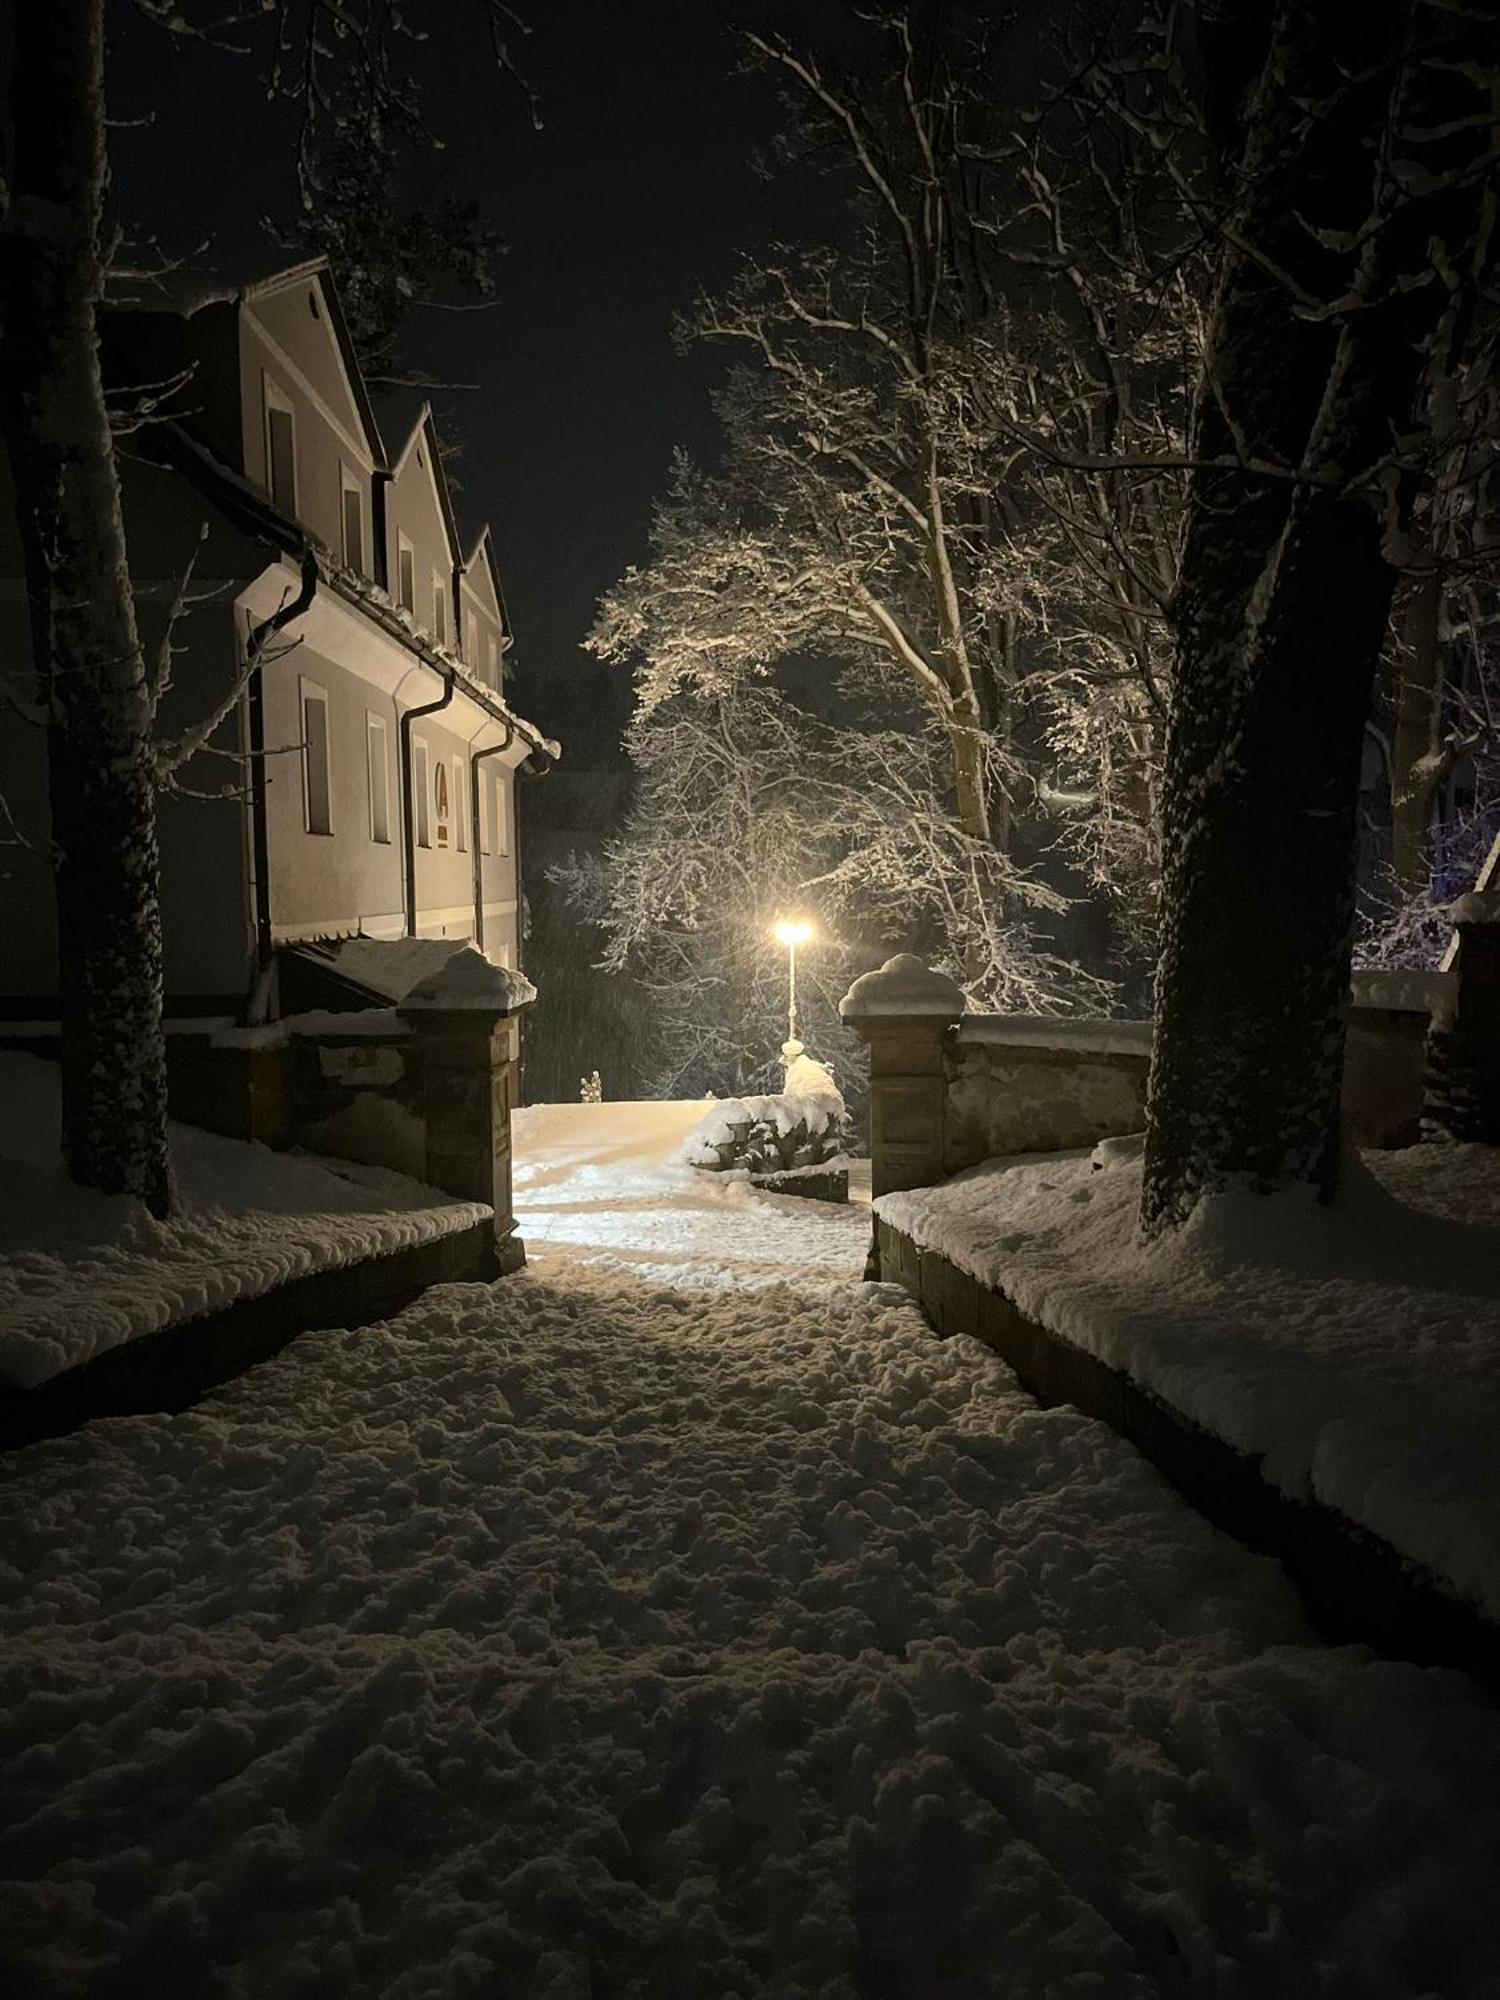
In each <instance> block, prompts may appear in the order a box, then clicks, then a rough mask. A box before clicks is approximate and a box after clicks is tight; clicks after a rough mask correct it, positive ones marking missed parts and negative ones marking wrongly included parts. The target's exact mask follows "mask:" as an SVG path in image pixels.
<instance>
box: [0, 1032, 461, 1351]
mask: <svg viewBox="0 0 1500 2000" xmlns="http://www.w3.org/2000/svg"><path fill="white" fill-rule="evenodd" d="M58 1083H59V1072H58V1070H57V1068H56V1066H55V1065H54V1064H51V1063H46V1062H42V1061H39V1060H38V1059H37V1058H36V1057H34V1056H25V1055H14V1054H9V1053H5V1052H3V1051H0V1382H4V1383H6V1384H8V1385H10V1386H12V1387H15V1388H23V1389H30V1388H35V1387H36V1386H37V1385H38V1384H39V1383H42V1382H45V1381H47V1380H49V1379H50V1377H52V1376H54V1375H57V1374H60V1373H61V1372H62V1370H63V1369H65V1368H72V1367H76V1366H77V1365H78V1364H80V1363H82V1362H85V1361H91V1360H92V1359H93V1358H94V1356H95V1355H97V1354H102V1353H103V1352H104V1351H105V1350H106V1349H107V1348H111V1347H118V1346H119V1345H120V1344H121V1343H122V1342H124V1341H128V1340H134V1339H137V1338H138V1337H139V1336H140V1335H142V1334H146V1333H154V1332H156V1331H157V1330H158V1329H159V1328H161V1327H164V1326H171V1325H176V1324H179V1323H180V1322H182V1321H184V1320H193V1319H199V1318H201V1317H202V1316H203V1315H204V1314H206V1313H211V1312H216V1311H217V1310H218V1309H219V1308H220V1307H221V1306H227V1305H232V1304H233V1303H234V1302H235V1301H236V1300H237V1299H245V1298H254V1297H257V1296H258V1295H259V1294H260V1293H262V1292H267V1291H269V1290H270V1289H271V1288H272V1287H273V1286H275V1285H279V1284H283V1283H285V1282H286V1281H287V1280H289V1279H292V1278H300V1277H304V1276H306V1275H307V1273H309V1272H311V1271H324V1270H329V1269H332V1268H333V1267H335V1266H337V1265H343V1264H352V1263H356V1262H358V1261H359V1260H360V1259H361V1258H365V1257H379V1256H388V1255H390V1254H391V1253H392V1252H394V1251H397V1250H405V1249H409V1248H410V1247H411V1246H413V1245H414V1244H418V1243H426V1242H431V1241H432V1240H433V1239H435V1238H437V1237H441V1236H447V1235H451V1234H453V1233H455V1232H457V1231H459V1230H462V1229H467V1228H468V1227H470V1225H471V1224H473V1223H475V1222H478V1221H481V1220H483V1218H484V1217H486V1216H487V1215H489V1214H490V1212H491V1211H490V1210H489V1209H488V1208H486V1207H485V1206H483V1205H482V1204H480V1203H477V1202H467V1201H454V1200H452V1199H450V1198H449V1197H448V1196H446V1195H443V1194H440V1193H438V1191H437V1190H436V1189H434V1188H429V1187H423V1186H421V1185H420V1184H419V1183H418V1182H416V1181H413V1180H408V1179H407V1178H406V1177H405V1176H404V1175H401V1174H394V1173H389V1172H387V1171H386V1170H385V1169H383V1168H380V1167H366V1166H356V1165H354V1164H352V1163H351V1162H349V1161H345V1160H324V1159H314V1158H311V1157H309V1156H306V1155H297V1154H288V1153H272V1152H269V1151H268V1150H267V1149H266V1148H265V1147H263V1146H253V1145H247V1144H246V1143H245V1142H244V1141H242V1140H239V1139H224V1138H220V1137H219V1136H218V1135H217V1134H215V1133H211V1132H202V1131H199V1130H198V1129H197V1128H196V1127H194V1126H190V1125H178V1124H174V1125H173V1126H172V1128H171V1142H172V1161H173V1166H174V1168H175V1170H176V1175H177V1185H178V1192H179V1196H180V1206H179V1209H178V1212H177V1214H175V1215H174V1216H173V1217H172V1218H171V1219H170V1220H169V1221H167V1222H157V1221H155V1220H154V1219H153V1218H152V1217H151V1216H150V1215H149V1214H147V1212H146V1210H145V1209H144V1208H143V1207H142V1206H141V1204H140V1203H139V1202H136V1201H133V1200H131V1199H129V1198H128V1197H126V1196H107V1195H101V1194H96V1193H93V1192H91V1191H90V1190H88V1189H84V1188H78V1187H75V1186H74V1185H73V1183H72V1182H71V1181H69V1180H68V1179H67V1178H66V1176H65V1175H64V1174H63V1171H62V1168H61V1167H60V1166H59V1164H58V1160H57V1133H58V1118H59V1111H58Z"/></svg>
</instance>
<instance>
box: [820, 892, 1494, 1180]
mask: <svg viewBox="0 0 1500 2000" xmlns="http://www.w3.org/2000/svg"><path fill="white" fill-rule="evenodd" d="M1471 928H1477V927H1471V926H1467V925H1465V926H1461V927H1460V946H1461V952H1460V962H1459V967H1458V971H1457V973H1456V975H1454V976H1453V977H1452V978H1451V979H1447V978H1446V976H1444V975H1428V974H1421V975H1401V977H1400V979H1399V980H1396V981H1393V980H1392V978H1391V977H1390V976H1389V975H1385V976H1383V983H1382V979H1381V978H1377V979H1376V980H1374V981H1373V983H1372V981H1371V979H1370V977H1369V976H1368V975H1360V976H1359V977H1360V978H1361V979H1363V980H1364V982H1365V984H1364V986H1363V988H1361V987H1359V986H1357V987H1356V992H1357V994H1358V996H1359V997H1358V999H1357V1002H1356V1004H1355V1005H1354V1006H1353V1007H1352V1008H1351V1011H1350V1016H1349V1027H1348V1035H1347V1041H1346V1050H1345V1064H1344V1096H1343V1110H1344V1118H1345V1122H1346V1124H1347V1126H1348V1129H1349V1131H1350V1134H1351V1136H1352V1138H1353V1139H1354V1142H1355V1143H1356V1144H1357V1145H1360V1146H1364V1147H1387V1146H1408V1145H1412V1144H1415V1143H1416V1141H1417V1140H1418V1139H1419V1138H1420V1137H1421V1136H1422V1131H1423V1118H1424V1097H1425V1098H1426V1099H1427V1102H1426V1114H1427V1120H1428V1126H1429V1128H1432V1127H1433V1125H1434V1107H1433V1103H1432V1102H1431V1081H1432V1079H1431V1074H1430V1065H1429V1054H1430V1045H1429V1040H1428V1030H1429V1025H1430V1021H1431V1019H1432V1010H1433V1009H1435V1008H1436V1009H1440V1010H1441V1019H1442V1020H1443V1021H1446V1020H1447V1018H1448V1010H1449V1009H1450V1007H1454V1008H1456V1010H1457V1019H1458V1023H1459V1028H1460V1029H1461V1031H1462V1037H1461V1046H1460V1043H1459V1042H1458V1041H1454V1040H1453V1034H1452V1032H1451V1031H1449V1030H1447V1029H1444V1037H1446V1039H1441V1038H1435V1043H1437V1042H1438V1041H1439V1040H1440V1046H1441V1049H1442V1050H1449V1044H1450V1042H1452V1046H1453V1048H1454V1049H1457V1051H1458V1055H1457V1056H1455V1058H1454V1062H1453V1063H1452V1064H1450V1065H1449V1067H1450V1068H1452V1069H1454V1071H1455V1073H1458V1070H1457V1065H1458V1062H1459V1060H1460V1058H1461V1062H1462V1072H1461V1077H1462V1080H1465V1084H1466V1093H1467V1094H1462V1093H1460V1092H1459V1091H1458V1090H1457V1088H1456V1087H1455V1088H1454V1089H1453V1090H1451V1091H1449V1093H1448V1095H1449V1096H1451V1097H1454V1098H1455V1100H1457V1099H1458V1097H1459V1096H1460V1095H1462V1096H1463V1103H1462V1106H1461V1107H1460V1108H1461V1110H1462V1117H1460V1114H1459V1112H1457V1111H1452V1110H1451V1107H1450V1114H1449V1115H1446V1116H1445V1118H1443V1119H1440V1120H1438V1121H1437V1126H1438V1129H1440V1130H1441V1131H1442V1132H1443V1133H1444V1134H1446V1135H1448V1136H1458V1137H1465V1138H1477V1137H1492V1136H1500V1057H1497V1059H1495V1060H1487V1058H1486V1055H1485V1052H1486V1051H1489V1050H1492V1049H1500V1038H1497V1036H1496V1033H1495V1024H1496V1018H1497V1015H1500V970H1497V968H1500V947H1495V948H1492V947H1491V944H1490V941H1489V937H1488V932H1489V931H1491V930H1493V931H1495V932H1496V935H1497V937H1500V926H1486V927H1485V932H1486V935H1485V936H1484V937H1477V936H1476V937H1470V936H1469V935H1468V933H1469V931H1470V930H1471ZM1445 981H1446V983H1445ZM1465 994H1467V996H1468V999H1467V1002H1466V1001H1465V999H1464V997H1463V996H1464V995H1465ZM841 1012H842V1014H843V1017H844V1019H845V1020H846V1021H847V1022H848V1024H849V1026H850V1027H851V1028H853V1029H854V1030H855V1031H856V1033H858V1034H859V1035H860V1037H861V1038H862V1039H863V1040H864V1041H865V1042H866V1043H867V1044H868V1046H869V1049H870V1097H869V1106H870V1111H869V1130H870V1154H871V1163H872V1166H871V1181H872V1186H873V1188H874V1192H875V1193H876V1194H877V1195H879V1194H888V1193H891V1192H893V1191H894V1190H896V1189H898V1188H912V1187H927V1186H931V1185H932V1184H933V1183H934V1182H936V1181H939V1180H941V1179H943V1178H944V1177H945V1176H946V1175H948V1174H953V1173H958V1172H961V1171H962V1170H963V1169H964V1168H965V1167H970V1166H975V1165H977V1164H978V1162H979V1161H980V1160H984V1159H992V1158H994V1157H996V1156H997V1155H1001V1154H1011V1153H1040V1152H1057V1151H1062V1150H1065V1149H1069V1148H1073V1147H1082V1146H1093V1145H1095V1144H1097V1142H1098V1141H1099V1140H1101V1139H1107V1138H1115V1137H1120V1136H1123V1135H1124V1134H1126V1133H1130V1132H1138V1131H1140V1130H1142V1128H1143V1127H1144V1125H1145V1122H1146V1110H1145V1106H1146V1080H1147V1072H1148V1069H1149V1066H1150V1049H1151V1024H1150V1023H1149V1022H1148V1021H1068V1020H1058V1021H1053V1020H1045V1019H1041V1018H1038V1017H1033V1016H1019V1015H1018V1016H1007V1015H974V1014H966V1013H965V1012H964V1002H963V995H962V993H961V992H960V990H959V988H958V987H957V986H956V985H955V984H954V982H953V981H952V980H951V979H948V978H946V977H945V976H944V975H942V974H941V973H936V972H933V971H931V970H930V968H929V967H927V966H925V965H923V964H922V962H921V961H920V960H919V959H916V958H913V957H911V956H909V955H907V956H902V957H899V958H894V959H891V960H889V961H888V962H887V964H886V965H885V966H884V967H882V968H881V970H880V971H879V972H873V973H866V974H865V975H864V977H863V978H861V979H858V980H856V981H855V983H854V985H853V986H852V987H851V988H850V990H849V992H848V994H847V995H846V996H845V998H844V1001H843V1004H842V1008H841ZM1476 1051H1477V1052H1478V1053H1476ZM1450 1053H1451V1051H1450ZM1444 1073H1445V1074H1446V1072H1444ZM1470 1085H1472V1087H1469V1086H1470ZM1444 1103H1445V1104H1446V1098H1445V1099H1444ZM1459 1127H1461V1129H1459Z"/></svg>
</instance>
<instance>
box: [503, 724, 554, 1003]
mask: <svg viewBox="0 0 1500 2000" xmlns="http://www.w3.org/2000/svg"><path fill="white" fill-rule="evenodd" d="M538 757H540V758H541V760H542V761H541V763H540V764H538V763H537V762H536V761H535V760H536V759H537V758H538ZM556 765H557V759H556V758H555V757H549V756H548V755H547V753H546V751H545V750H536V749H534V750H530V751H528V752H527V754H526V755H525V756H524V757H523V758H522V759H521V762H520V763H519V764H517V766H516V776H517V777H518V778H545V777H546V775H547V773H548V772H549V771H551V770H554V769H555V768H556ZM511 797H512V799H513V800H514V801H515V811H514V813H513V815H512V825H511V842H510V844H511V852H512V854H513V855H514V856H515V870H516V970H517V972H524V971H525V969H526V968H525V966H524V965H523V964H522V962H521V961H522V957H523V952H522V946H523V945H524V944H525V941H526V940H525V938H524V937H523V936H522V931H523V929H524V926H523V925H522V923H521V903H522V900H523V897H524V894H525V891H524V890H523V889H522V887H521V794H520V790H519V788H513V789H512V791H511Z"/></svg>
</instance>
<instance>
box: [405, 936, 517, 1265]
mask: <svg viewBox="0 0 1500 2000" xmlns="http://www.w3.org/2000/svg"><path fill="white" fill-rule="evenodd" d="M535 998H536V989H535V987H534V986H533V985H532V984H531V982H530V980H528V979H526V978H524V977H523V976H522V975H521V974H520V973H518V972H512V971H511V970H510V969H509V968H508V967H506V966H503V965H492V964H491V963H490V961H489V960H488V959H487V958H485V957H484V955H483V954H482V953H481V952H478V951H476V950H474V949H473V947H472V946H465V947H463V948H462V949H459V950H456V951H455V952H454V955H453V957H452V958H450V959H449V960H448V962H447V963H446V964H445V965H444V966H442V967H441V968H440V969H439V970H438V971H437V972H435V973H433V974H432V975H431V976H430V977H428V978H427V979H424V980H421V981H419V982H418V984H417V985H416V986H415V987H413V988H412V990H411V992H410V993H408V995H407V996H406V998H405V1000H403V1001H402V1003H401V1005H400V1007H399V1008H398V1009H397V1012H398V1014H399V1015H400V1017H401V1019H402V1020H403V1021H405V1022H406V1023H407V1025H408V1026H409V1027H410V1028H411V1029H412V1030H413V1031H414V1034H415V1036H416V1041H417V1053H418V1060H419V1063H420V1065H421V1072H422V1105H423V1118H424V1122H425V1125H426V1147H427V1166H426V1173H427V1179H428V1180H429V1181H431V1183H432V1185H433V1186H434V1187H439V1188H442V1189H443V1191H444V1192H445V1193H446V1194H454V1195H458V1196H460V1197H461V1198H463V1199H464V1200H467V1201H484V1202H488V1203H489V1204H490V1206H491V1207H492V1208H493V1209H494V1211H495V1268H496V1271H497V1273H500V1274H503V1273H505V1272H507V1271H516V1270H519V1269H520V1267H521V1266H522V1265H523V1264H524V1263H525V1262H526V1246H525V1245H524V1243H523V1242H522V1241H521V1238H520V1237H519V1236H518V1235H517V1234H516V1219H515V1215H514V1213H513V1210H512V1205H511V1177H510V1162H511V1153H510V1114H511V1111H512V1109H513V1107H514V1105H515V1102H516V1097H517V1091H518V1085H519V1079H520V1067H521V1021H520V1017H521V1014H522V1012H523V1011H524V1009H525V1008H527V1007H529V1006H530V1005H531V1002H532V1001H533V1000H534V999H535Z"/></svg>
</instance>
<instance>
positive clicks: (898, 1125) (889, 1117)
mask: <svg viewBox="0 0 1500 2000" xmlns="http://www.w3.org/2000/svg"><path fill="white" fill-rule="evenodd" d="M963 1011H964V996H963V993H962V992H961V991H960V989H959V987H958V985H957V983H956V982H955V981H954V980H952V979H949V978H948V977H947V976H946V975H945V974H944V973H941V972H934V971H932V969H931V968H930V967H929V966H926V965H924V964H923V963H922V961H921V959H920V958H917V957H915V956H914V955H913V954H912V953H911V952H902V953H901V954H900V956H899V957H896V958H888V959H887V960H886V962H885V964H884V965H883V966H881V968H880V970H879V971H878V972H866V973H865V974H863V975H862V976H861V977H860V978H859V979H856V980H855V982H854V984H853V985H852V986H851V987H850V988H849V991H848V992H847V993H846V994H845V995H844V997H843V999H842V1000H841V1001H840V1002H839V1013H840V1015H841V1016H842V1017H843V1019H844V1020H845V1021H846V1022H847V1023H848V1024H849V1026H850V1027H851V1028H852V1029H853V1030H854V1032H855V1033H856V1034H857V1035H858V1036H859V1038H860V1040H861V1041H863V1042H865V1043H866V1044H867V1045H868V1047H869V1050H870V1111H869V1130H870V1187H871V1191H872V1193H874V1194H877V1195H882V1194H893V1193H895V1192H896V1190H897V1189H899V1188H914V1187H931V1186H932V1185H933V1184H934V1183H935V1182H936V1181H939V1180H941V1179H942V1177H943V1142H944V1127H945V1121H946V1117H947V1104H948V1076H947V1065H946V1062H945V1060H944V1038H945V1036H946V1035H947V1033H948V1030H949V1029H950V1028H951V1027H952V1026H953V1025H954V1023H955V1022H956V1021H957V1020H958V1019H959V1017H960V1016H961V1015H962V1013H963Z"/></svg>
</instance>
